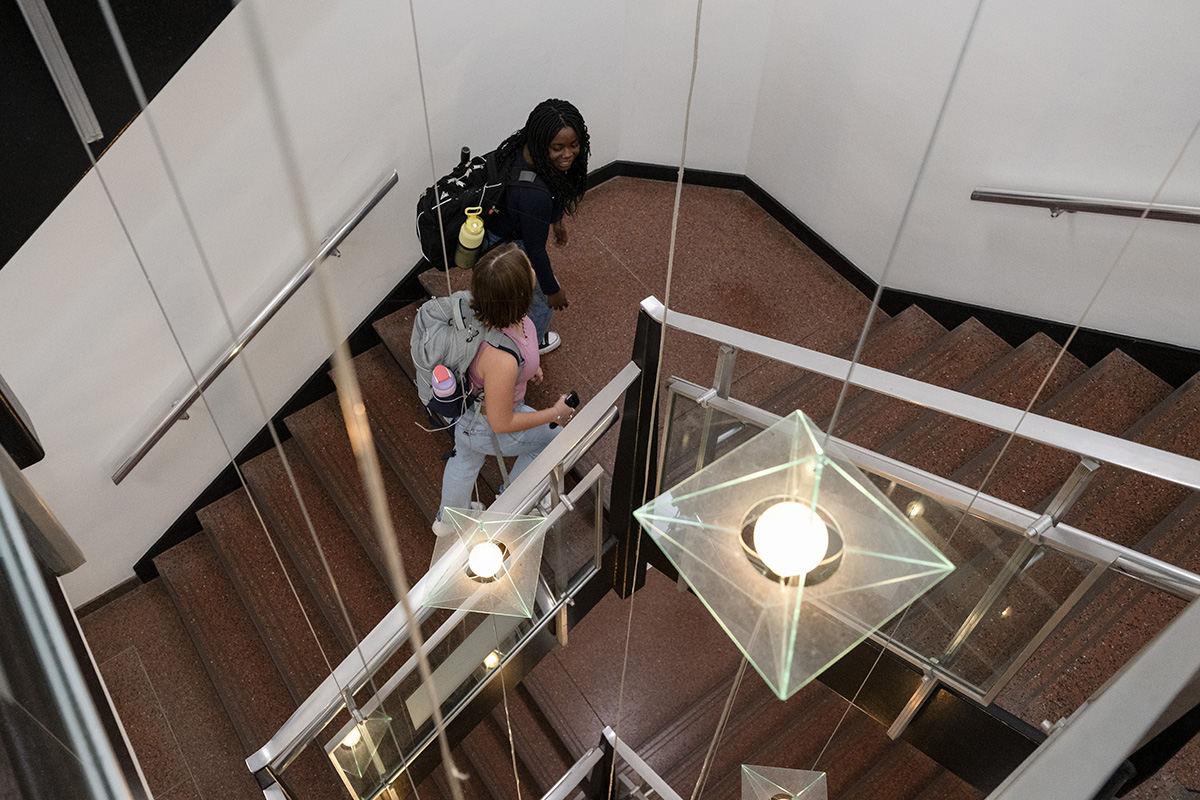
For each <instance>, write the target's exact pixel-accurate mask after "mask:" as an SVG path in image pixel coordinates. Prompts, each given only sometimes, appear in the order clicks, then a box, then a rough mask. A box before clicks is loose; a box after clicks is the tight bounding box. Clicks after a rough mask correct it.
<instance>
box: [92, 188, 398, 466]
mask: <svg viewBox="0 0 1200 800" xmlns="http://www.w3.org/2000/svg"><path fill="white" fill-rule="evenodd" d="M398 180H399V178H398V176H397V175H396V173H395V172H394V171H393V172H392V174H391V175H389V176H388V177H386V178H384V179H383V181H381V182H380V183H379V185H378V186H376V187H375V190H374V191H373V192H372V193H371V197H370V199H368V200H367V201H366V202H365V203H363V204H362V205H360V206H359V207H358V209H356V210H355V211H354V213H353V214H351V215H350V217H349V218H348V219H346V221H345V222H343V223H342V224H341V225H339V226H338V228H337V230H335V231H334V232H333V233H332V234H330V236H329V238H328V239H327V240H326V241H325V244H323V245H322V246H321V249H320V250H318V251H317V254H316V255H315V256H313V257H312V258H311V259H310V260H309V261H308V263H306V264H305V265H304V266H303V267H301V268H300V270H299V271H298V272H297V273H296V274H295V275H293V276H292V277H291V278H290V279H289V280H288V282H287V283H286V284H284V286H283V288H282V289H280V290H279V292H278V293H276V295H275V297H273V298H272V299H271V301H270V302H269V303H267V305H266V306H265V307H264V308H263V309H262V310H261V311H259V312H258V314H257V315H256V316H255V317H254V319H253V320H252V321H251V322H250V324H249V325H247V326H246V327H245V328H244V329H243V330H242V332H241V333H240V334H238V336H237V338H236V339H235V340H234V342H233V344H231V345H230V346H229V347H228V348H226V350H225V352H224V353H222V354H221V356H220V357H219V358H217V359H216V360H215V361H214V362H213V363H212V365H211V366H209V367H208V369H206V370H204V372H202V373H200V376H199V377H198V378H197V379H196V383H195V385H193V386H192V387H191V388H190V389H188V390H187V392H186V393H185V394H184V395H183V397H180V398H179V399H178V400H176V401H175V402H174V403H172V404H171V408H170V410H168V411H167V412H166V413H165V414H163V416H162V417H161V418H160V419H159V421H158V422H157V423H156V424H155V425H154V427H153V428H151V429H150V432H149V433H147V434H146V435H145V436H144V437H143V438H142V440H141V441H140V442H139V443H138V445H137V447H135V448H134V449H133V453H132V454H130V456H129V457H128V458H126V459H125V460H124V461H123V462H121V466H120V467H118V468H117V471H116V472H114V473H113V475H112V482H113V483H116V484H119V483H120V482H121V481H123V480H125V478H126V476H128V475H129V473H130V472H131V471H132V470H133V468H134V467H136V466H137V465H138V463H140V462H141V460H142V459H143V458H145V457H146V454H147V453H149V452H150V449H151V448H152V447H154V445H156V444H158V442H159V441H160V440H161V439H162V438H163V436H165V435H166V433H167V431H168V430H170V429H171V426H172V425H174V424H175V423H176V422H178V421H179V420H180V419H182V418H183V417H184V415H186V414H187V411H188V409H189V408H191V407H192V404H194V403H195V402H196V401H197V400H199V399H200V396H201V395H202V394H203V393H204V390H205V389H207V388H208V387H209V386H211V385H212V383H213V381H215V380H216V379H217V377H218V376H220V374H221V373H222V372H224V371H225V368H226V367H228V366H229V365H230V364H232V363H233V360H234V359H235V358H237V356H238V354H239V353H241V352H242V350H244V349H245V348H246V345H248V344H249V343H250V340H251V339H253V338H254V337H255V336H256V335H257V334H258V332H259V331H261V330H262V329H263V327H264V326H265V325H266V324H267V323H268V322H270V320H271V318H272V317H274V316H275V314H276V313H278V312H279V309H281V308H283V304H284V303H286V302H287V301H288V300H290V299H291V297H292V295H294V294H295V293H296V291H297V290H299V288H300V287H301V286H303V285H304V282H305V281H307V280H308V279H309V277H311V276H312V274H313V272H314V271H315V270H316V268H317V266H318V265H319V264H320V263H321V262H322V261H324V260H325V259H326V258H328V257H329V254H330V253H332V252H333V251H334V250H336V249H337V246H338V245H339V244H341V243H342V241H343V240H344V239H345V238H346V237H347V236H349V235H350V232H351V231H353V230H354V229H355V228H356V227H357V226H358V223H360V222H362V220H363V217H365V216H366V215H367V214H369V213H370V212H371V209H373V208H375V206H376V205H378V204H379V201H380V200H382V199H383V196H384V195H386V194H387V193H388V192H389V191H390V190H391V188H392V187H393V186H395V185H396V183H397V181H398Z"/></svg>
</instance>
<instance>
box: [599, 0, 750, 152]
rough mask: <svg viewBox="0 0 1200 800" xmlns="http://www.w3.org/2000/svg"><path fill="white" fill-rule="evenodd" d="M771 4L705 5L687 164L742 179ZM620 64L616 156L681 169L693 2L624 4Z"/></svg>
mask: <svg viewBox="0 0 1200 800" xmlns="http://www.w3.org/2000/svg"><path fill="white" fill-rule="evenodd" d="M771 6H772V0H708V2H706V3H704V11H703V16H702V20H701V26H700V49H699V52H700V60H699V64H698V67H697V70H696V88H695V91H694V95H693V98H692V115H691V123H690V127H689V130H688V154H687V166H688V167H691V168H695V169H709V170H717V171H720V172H732V173H736V174H744V173H745V172H746V156H747V152H748V150H749V146H750V136H751V132H752V130H753V126H754V118H755V106H756V105H757V102H758V85H759V80H760V78H761V75H762V70H763V64H764V62H765V60H766V55H767V52H768V51H767V38H768V34H769V24H770V20H771V16H770V12H771ZM625 13H626V18H627V24H626V34H625V54H624V59H623V62H622V65H621V66H622V71H621V75H622V82H621V89H622V91H621V98H622V105H621V116H620V123H621V124H620V137H621V139H620V142H621V144H620V157H621V158H622V159H624V160H627V161H643V162H647V163H651V164H665V165H670V166H678V165H679V155H680V152H681V147H682V144H683V121H684V109H685V108H686V105H687V91H688V80H689V78H690V76H691V70H692V48H693V43H694V41H695V31H696V3H695V2H692V1H691V0H667V2H657V3H646V2H629V3H628V4H627V8H626V12H625Z"/></svg>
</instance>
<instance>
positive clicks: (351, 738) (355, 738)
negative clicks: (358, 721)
mask: <svg viewBox="0 0 1200 800" xmlns="http://www.w3.org/2000/svg"><path fill="white" fill-rule="evenodd" d="M360 741H362V730H361V729H360V728H359V726H358V725H355V726H354V727H353V728H351V729H350V732H349V733H347V734H346V738H345V739H342V747H354V745H356V744H358V743H359V742H360Z"/></svg>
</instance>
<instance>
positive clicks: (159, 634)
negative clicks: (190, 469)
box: [80, 578, 262, 800]
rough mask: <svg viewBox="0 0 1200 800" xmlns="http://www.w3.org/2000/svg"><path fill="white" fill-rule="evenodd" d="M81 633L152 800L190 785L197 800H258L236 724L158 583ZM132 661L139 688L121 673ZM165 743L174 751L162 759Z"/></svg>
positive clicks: (91, 620) (87, 622)
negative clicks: (171, 746) (151, 794)
mask: <svg viewBox="0 0 1200 800" xmlns="http://www.w3.org/2000/svg"><path fill="white" fill-rule="evenodd" d="M80 626H81V627H82V629H83V634H84V637H85V638H86V639H87V643H88V647H89V648H90V649H91V651H92V654H93V655H94V656H95V659H96V664H97V665H98V667H99V670H100V675H101V677H102V678H103V679H104V682H105V685H106V687H107V689H108V692H109V694H110V696H111V697H112V698H113V703H114V705H115V706H116V708H117V713H118V714H119V715H120V717H121V722H122V724H123V726H124V727H125V731H126V734H127V735H128V737H129V741H130V743H131V744H132V746H133V751H134V753H135V755H136V756H137V758H138V761H139V763H140V764H141V767H142V770H143V772H144V773H145V775H146V780H147V782H148V783H149V785H150V789H151V791H152V792H153V793H154V794H155V796H156V797H158V796H164V794H165V793H166V792H168V791H171V792H181V793H182V796H183V797H187V796H188V795H187V791H186V786H185V785H184V784H186V783H187V782H188V781H191V782H193V783H194V790H195V793H196V794H197V795H198V796H199V797H200V798H201V800H262V790H261V789H259V788H258V786H257V784H256V783H255V781H254V777H253V776H252V775H251V774H250V772H249V771H248V770H247V769H246V766H245V761H244V759H245V754H244V753H243V751H242V747H241V745H240V744H239V742H238V739H237V735H236V733H235V732H234V729H233V724H232V723H231V722H230V720H229V716H228V715H227V714H226V713H225V708H224V706H223V705H222V704H221V701H220V699H219V698H218V697H217V693H216V689H215V688H214V687H213V684H212V681H211V680H210V679H209V677H208V673H207V672H206V671H205V669H204V667H203V665H202V664H201V663H200V656H199V654H197V653H196V649H195V647H194V646H193V644H192V641H191V638H190V637H189V636H188V634H187V631H185V630H184V627H183V622H182V620H181V619H180V618H179V614H178V613H177V612H176V610H175V606H174V604H173V603H172V601H171V598H170V597H169V596H168V594H167V590H166V587H165V586H164V585H163V582H162V580H161V579H159V578H156V579H154V580H152V581H150V582H149V583H146V584H143V585H142V586H139V587H137V588H136V589H134V590H133V591H131V592H129V593H127V594H125V595H122V596H121V597H119V598H117V599H116V600H114V601H113V602H111V603H108V604H106V605H104V606H103V607H102V608H100V609H98V610H96V611H94V612H92V613H91V614H88V615H87V616H86V617H84V618H83V619H81V620H80ZM129 655H132V656H133V658H134V659H136V662H137V667H138V673H140V676H141V677H139V678H138V679H137V680H130V679H128V678H126V677H125V676H124V675H123V674H122V672H121V671H120V670H119V669H118V667H119V666H120V665H121V664H123V663H124V662H125V661H126V660H127V658H128V657H129ZM147 684H148V686H147ZM164 728H167V729H168V730H169V733H170V736H169V737H166V736H164V733H163V729H164ZM167 738H169V740H170V744H172V745H173V746H174V747H173V748H170V747H168V748H167V750H166V751H164V749H163V748H164V745H166V744H167V742H165V741H164V739H167ZM164 759H165V762H164ZM177 762H182V764H181V765H179V764H177ZM165 784H169V785H170V786H168V785H165ZM172 786H173V787H174V788H170V787H172ZM160 792H161V793H160ZM166 796H171V795H169V794H167V795H166Z"/></svg>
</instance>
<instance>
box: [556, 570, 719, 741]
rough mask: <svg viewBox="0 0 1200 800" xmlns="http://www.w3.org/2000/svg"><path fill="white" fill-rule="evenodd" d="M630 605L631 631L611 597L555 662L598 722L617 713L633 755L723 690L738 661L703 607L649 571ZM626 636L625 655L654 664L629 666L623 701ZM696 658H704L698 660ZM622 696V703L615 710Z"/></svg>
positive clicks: (625, 613) (582, 623)
mask: <svg viewBox="0 0 1200 800" xmlns="http://www.w3.org/2000/svg"><path fill="white" fill-rule="evenodd" d="M633 598H634V599H635V606H636V609H637V611H636V613H634V615H633V623H632V627H630V622H629V619H630V615H629V605H628V603H629V600H621V599H620V598H618V597H617V596H616V595H615V594H614V593H609V594H607V595H605V596H604V597H603V598H602V599H601V600H600V601H599V602H598V603H597V604H596V605H595V607H593V608H592V610H591V611H589V612H588V614H587V616H585V617H584V618H583V619H581V620H579V622H578V623H577V624H576V626H575V627H574V628H572V629H571V635H570V640H569V644H568V646H567V647H560V648H557V649H555V650H554V651H553V653H552V655H553V657H555V658H557V659H558V660H559V662H560V663H561V664H562V665H563V667H564V669H565V670H566V671H567V672H568V674H569V675H570V676H571V678H572V679H573V680H574V681H575V683H576V684H577V685H578V686H579V689H580V691H581V693H582V694H583V695H584V697H585V698H586V699H587V701H588V703H589V704H590V705H591V707H592V709H594V712H595V714H596V716H597V717H599V718H600V719H601V720H602V721H604V722H605V723H606V724H608V723H609V722H610V721H612V720H615V719H616V718H617V716H618V712H620V716H621V720H620V726H621V730H620V735H621V737H622V738H623V739H625V740H626V741H628V742H630V744H631V745H633V746H634V747H638V746H640V745H641V743H642V742H643V741H645V740H647V739H648V738H649V737H651V736H653V735H654V734H655V733H656V732H658V731H659V730H661V729H662V728H663V726H665V725H667V724H669V722H670V721H671V720H673V719H675V718H677V717H678V716H680V715H681V714H683V713H685V712H686V711H687V710H688V709H689V708H690V707H691V706H692V705H693V704H694V702H695V698H696V697H698V696H703V695H704V694H705V693H706V692H708V691H709V690H710V689H711V687H712V686H714V685H716V684H723V685H725V686H728V685H729V683H728V681H729V680H730V678H731V676H732V675H733V673H734V671H735V670H736V669H737V666H738V664H739V663H740V661H741V653H740V651H739V650H738V649H737V648H736V646H735V645H734V644H733V642H732V641H731V640H730V638H729V637H728V636H727V635H726V633H725V631H724V630H723V629H722V628H721V627H720V625H719V624H718V623H717V622H716V620H714V619H713V617H712V616H711V615H710V614H709V613H708V611H707V610H706V609H705V608H704V606H703V604H701V603H700V601H699V600H697V599H696V598H695V597H694V596H692V595H690V594H688V593H684V592H680V591H678V589H677V587H676V584H675V582H674V581H672V580H670V579H669V578H667V577H666V576H664V575H663V574H662V573H661V572H658V571H657V570H650V571H648V572H647V574H646V583H645V585H644V586H643V587H642V588H641V589H639V590H638V592H637V593H636V594H634V595H633ZM627 633H628V641H629V652H630V653H637V652H639V648H646V650H647V651H652V652H654V653H655V656H656V657H655V659H654V660H653V661H650V660H649V659H635V658H632V657H631V658H630V659H629V661H628V663H627V667H626V669H625V680H624V682H623V686H624V693H623V695H622V691H621V686H622V680H621V676H622V663H623V658H622V655H623V653H624V652H625V643H626V638H627ZM697 653H703V654H704V657H703V658H696V654H697ZM620 696H623V698H624V699H623V701H622V702H623V705H621V707H620V709H618V704H619V703H618V697H620ZM635 708H636V709H637V710H638V711H637V713H636V714H634V713H632V712H631V711H630V709H635ZM595 735H596V736H598V735H599V731H597V732H596V734H595ZM592 744H594V742H593V743H592ZM589 746H591V745H589Z"/></svg>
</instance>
